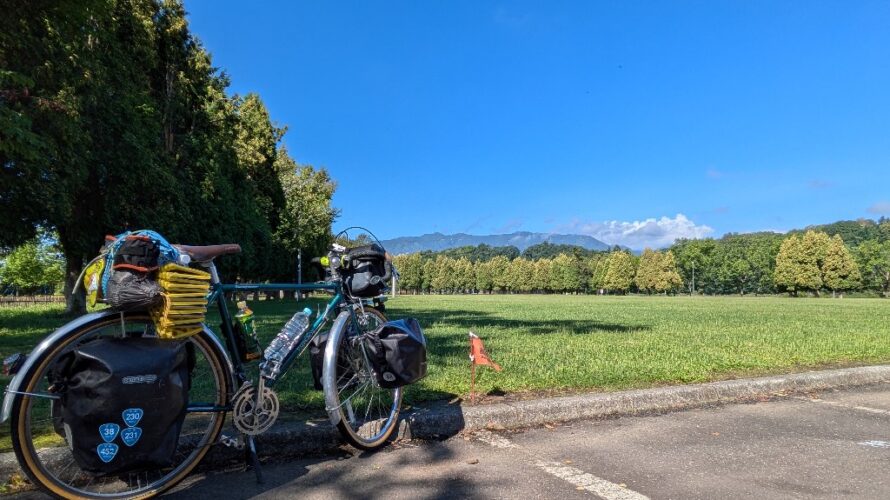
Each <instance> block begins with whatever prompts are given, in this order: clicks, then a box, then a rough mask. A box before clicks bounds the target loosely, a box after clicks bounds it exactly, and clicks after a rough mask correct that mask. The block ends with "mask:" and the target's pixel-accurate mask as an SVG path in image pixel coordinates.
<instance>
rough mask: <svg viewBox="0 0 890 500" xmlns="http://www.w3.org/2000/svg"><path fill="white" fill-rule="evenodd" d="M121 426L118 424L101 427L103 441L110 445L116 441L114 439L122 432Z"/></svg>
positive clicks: (100, 432) (100, 433)
mask: <svg viewBox="0 0 890 500" xmlns="http://www.w3.org/2000/svg"><path fill="white" fill-rule="evenodd" d="M120 430H121V426H119V425H117V424H102V425H100V426H99V435H100V436H102V440H103V441H105V442H106V443H110V442H112V441H114V438H116V437H117V433H118V432H120Z"/></svg>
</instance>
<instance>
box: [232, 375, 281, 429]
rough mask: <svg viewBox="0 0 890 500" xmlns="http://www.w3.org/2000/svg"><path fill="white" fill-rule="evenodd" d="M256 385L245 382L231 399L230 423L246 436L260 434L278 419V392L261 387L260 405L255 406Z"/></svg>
mask: <svg viewBox="0 0 890 500" xmlns="http://www.w3.org/2000/svg"><path fill="white" fill-rule="evenodd" d="M256 392H257V391H256V387H255V386H254V385H253V384H250V383H247V384H244V385H243V386H241V389H238V392H237V393H235V397H234V398H233V399H232V423H234V424H235V428H236V429H238V430H239V431H241V432H243V433H244V434H247V435H248V436H256V435H257V434H262V433H263V432H266V431H267V430H269V427H272V424H274V423H275V421H276V420H277V419H278V409H279V405H278V394H276V393H275V391H273V390H272V389H270V388H268V387H263V393H262V400H261V405H260V406H259V408H257V394H256Z"/></svg>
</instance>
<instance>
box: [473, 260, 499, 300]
mask: <svg viewBox="0 0 890 500" xmlns="http://www.w3.org/2000/svg"><path fill="white" fill-rule="evenodd" d="M474 267H475V275H476V289H477V290H479V292H481V293H485V292H489V293H491V290H492V289H493V288H494V273H493V270H492V265H491V261H488V260H486V261H477V262H476V265H475V266H474Z"/></svg>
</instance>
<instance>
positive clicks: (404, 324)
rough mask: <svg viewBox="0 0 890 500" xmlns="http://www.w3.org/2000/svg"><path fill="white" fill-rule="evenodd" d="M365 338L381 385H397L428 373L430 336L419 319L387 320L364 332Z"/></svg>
mask: <svg viewBox="0 0 890 500" xmlns="http://www.w3.org/2000/svg"><path fill="white" fill-rule="evenodd" d="M364 341H365V350H366V352H367V353H368V357H369V358H370V362H371V366H372V368H373V370H374V377H375V378H376V379H377V383H378V384H379V385H380V387H383V388H386V389H394V388H396V387H402V386H405V385H408V384H413V383H415V382H417V381H418V380H420V379H422V378H423V377H425V376H426V368H427V364H426V337H424V335H423V330H421V328H420V324H419V323H418V322H417V320H416V319H414V318H407V319H400V320H398V321H389V322H386V323H384V324H383V325H381V326H380V327H379V328H377V329H376V330H374V331H372V332H368V333H366V334H364Z"/></svg>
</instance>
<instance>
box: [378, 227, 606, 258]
mask: <svg viewBox="0 0 890 500" xmlns="http://www.w3.org/2000/svg"><path fill="white" fill-rule="evenodd" d="M544 242H548V243H552V244H554V245H575V246H579V247H583V248H586V249H588V250H608V249H609V248H611V247H610V246H609V245H607V244H606V243H603V242H602V241H600V240H598V239H596V238H594V237H592V236H584V235H580V234H547V233H530V232H528V231H520V232H516V233H510V234H489V235H483V236H479V235H475V234H464V233H457V234H442V233H432V234H425V235H423V236H403V237H401V238H393V239H391V240H383V241H382V242H381V243H383V246H384V247H386V249H387V250H388V251H389V252H390V253H391V254H393V255H399V254H403V253H414V252H421V251H423V250H432V251H434V252H439V251H442V250H447V249H449V248H455V247H463V246H477V245H481V244H483V243H484V244H486V245H489V246H493V247H504V246H510V245H512V246H514V247H516V248H518V249H519V251H520V252H521V251H523V250H525V249H526V248H528V247H530V246H532V245H537V244H539V243H544Z"/></svg>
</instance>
